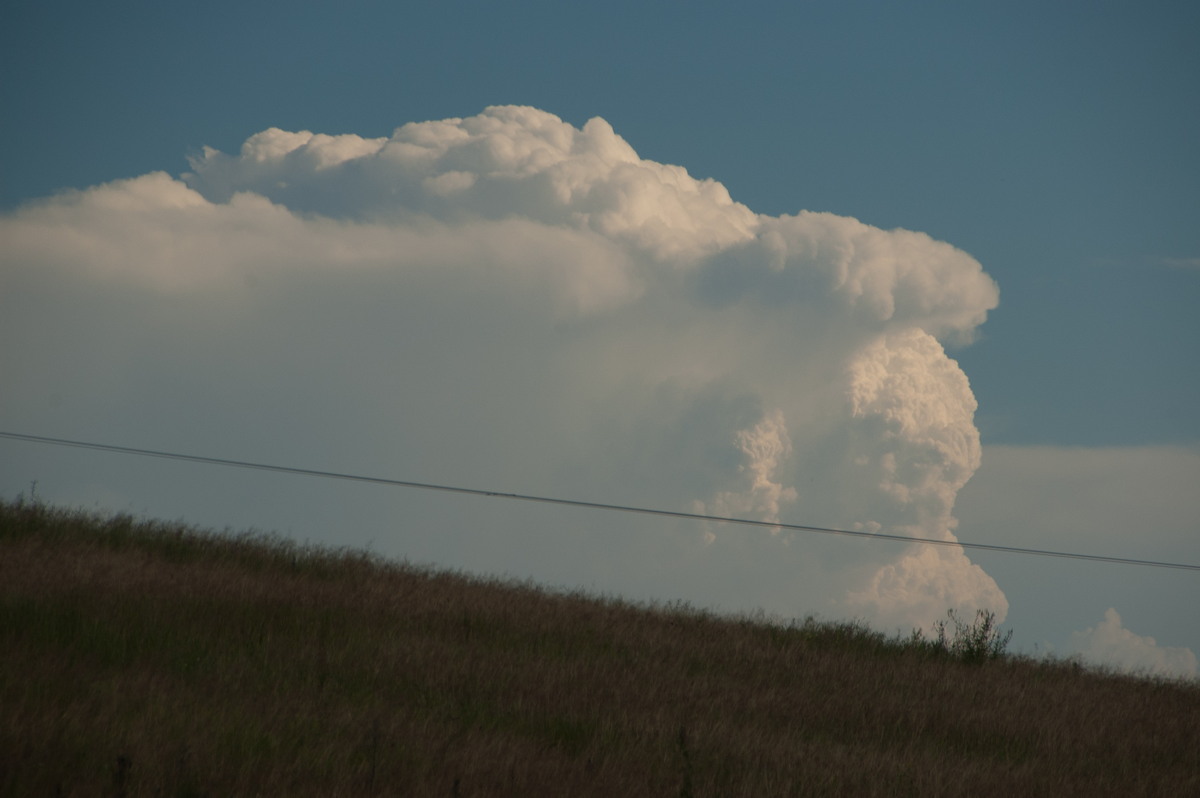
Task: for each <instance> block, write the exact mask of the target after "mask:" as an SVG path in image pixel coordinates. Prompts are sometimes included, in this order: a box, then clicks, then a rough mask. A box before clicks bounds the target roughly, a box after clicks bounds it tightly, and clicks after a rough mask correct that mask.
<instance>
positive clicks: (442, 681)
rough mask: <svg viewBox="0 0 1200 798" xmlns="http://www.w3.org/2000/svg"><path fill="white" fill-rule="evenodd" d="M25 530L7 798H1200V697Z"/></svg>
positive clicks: (256, 539)
mask: <svg viewBox="0 0 1200 798" xmlns="http://www.w3.org/2000/svg"><path fill="white" fill-rule="evenodd" d="M975 659H976V660H978V661H971V660H972V658H971V657H963V656H955V655H954V654H953V653H951V652H948V651H946V650H944V647H939V646H936V645H932V644H930V643H929V642H928V641H925V642H920V641H911V640H909V641H905V640H889V639H886V638H884V637H882V636H880V635H877V634H874V633H872V632H869V631H867V630H865V629H864V628H862V627H860V626H857V625H854V624H821V623H816V622H813V621H811V620H810V621H806V622H797V623H792V624H790V625H784V624H779V623H771V622H768V621H767V620H765V619H755V618H727V617H720V616H715V615H712V614H708V613H703V612H698V611H695V610H692V609H690V608H688V607H685V606H674V605H672V606H665V607H640V606H633V605H630V604H627V603H623V602H620V601H617V600H612V599H605V598H596V597H589V596H585V595H577V594H563V593H555V592H552V591H546V590H541V589H538V588H536V587H534V586H532V585H528V584H513V583H508V582H503V581H498V580H488V579H478V578H468V577H466V576H463V575H460V574H455V573H447V572H439V571H435V570H430V569H425V568H418V567H413V566H409V565H405V564H397V563H390V562H385V561H382V560H380V559H379V558H376V557H372V556H369V555H365V554H361V553H356V552H346V551H330V550H323V549H314V548H306V547H301V546H297V545H295V544H292V543H288V542H286V541H283V540H280V539H277V538H273V537H269V536H263V535H255V534H242V535H234V534H228V533H226V534H219V535H218V534H212V533H204V532H200V531H197V530H194V529H190V528H187V527H185V526H183V525H180V524H164V523H155V522H140V521H136V520H134V519H132V518H130V517H128V516H115V517H96V516H93V515H89V514H86V513H80V512H74V511H65V510H55V509H52V508H47V507H45V506H43V505H40V504H37V503H30V502H28V501H20V500H18V501H16V502H7V503H4V504H2V505H0V794H3V795H64V796H69V795H123V796H141V795H147V796H150V795H154V796H163V795H165V796H201V795H213V796H227V795H346V796H358V795H417V796H422V795H431V796H432V795H437V796H484V795H486V796H497V795H499V796H506V795H511V796H529V795H571V796H643V795H645V796H717V795H720V796H774V795H921V796H926V795H974V796H987V795H1003V796H1006V798H1007V797H1008V796H1013V795H1054V796H1060V795H1122V796H1132V795H1188V794H1191V795H1196V794H1200V687H1198V686H1196V685H1194V684H1181V683H1178V682H1168V681H1163V680H1150V679H1137V678H1132V677H1127V676H1117V675H1112V674H1102V673H1094V672H1090V671H1086V670H1083V669H1080V668H1078V667H1075V666H1073V665H1071V664H1067V663H1050V662H1036V661H1031V660H1028V659H1022V658H1013V657H998V658H991V657H986V656H985V657H978V658H975Z"/></svg>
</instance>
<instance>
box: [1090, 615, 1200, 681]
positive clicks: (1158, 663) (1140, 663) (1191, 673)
mask: <svg viewBox="0 0 1200 798" xmlns="http://www.w3.org/2000/svg"><path fill="white" fill-rule="evenodd" d="M1067 653H1068V654H1074V655H1077V656H1079V657H1080V658H1082V659H1084V660H1087V661H1090V662H1094V663H1099V664H1105V665H1110V666H1113V667H1116V668H1119V669H1121V670H1127V671H1132V672H1144V673H1150V674H1153V675H1158V676H1177V677H1184V678H1194V677H1195V676H1196V675H1197V673H1200V671H1198V670H1197V664H1196V655H1195V654H1194V653H1193V652H1192V650H1191V649H1188V648H1175V647H1171V646H1160V645H1158V644H1157V643H1156V642H1155V640H1154V638H1153V637H1141V636H1139V635H1136V634H1134V633H1133V632H1131V631H1130V630H1128V629H1126V628H1124V627H1123V626H1122V625H1121V616H1120V615H1118V614H1117V611H1116V610H1114V609H1112V608H1111V607H1110V608H1109V609H1108V610H1107V611H1105V613H1104V620H1103V621H1101V622H1100V623H1098V624H1097V625H1096V626H1093V627H1090V628H1088V629H1086V630H1084V631H1082V632H1075V633H1074V634H1072V635H1071V639H1070V642H1069V643H1068V646H1067Z"/></svg>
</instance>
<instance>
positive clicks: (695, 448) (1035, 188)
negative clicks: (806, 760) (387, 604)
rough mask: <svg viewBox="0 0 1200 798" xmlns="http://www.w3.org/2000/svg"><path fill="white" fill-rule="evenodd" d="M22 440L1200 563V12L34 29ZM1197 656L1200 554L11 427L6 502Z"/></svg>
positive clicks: (19, 314)
mask: <svg viewBox="0 0 1200 798" xmlns="http://www.w3.org/2000/svg"><path fill="white" fill-rule="evenodd" d="M0 76H2V80H0V107H3V108H4V109H5V112H4V113H3V114H2V115H0V431H7V432H16V433H23V434H31V435H43V436H51V437H61V438H72V439H78V440H84V441H93V442H97V443H106V444H114V445H118V446H130V447H140V448H148V449H157V450H164V451H173V452H181V453H186V454H195V455H200V456H208V457H217V458H226V459H243V460H250V461H254V462H262V463H273V464H278V465H283V466H291V467H298V468H310V469H319V470H322V469H323V470H331V471H340V472H345V473H353V474H364V475H370V476H378V477H383V478H392V479H399V480H408V481H418V482H430V483H441V484H448V485H457V486H464V487H472V488H480V489H485V490H493V491H497V492H512V493H523V494H533V495H543V496H556V497H562V498H568V499H577V500H582V501H594V502H608V503H615V504H628V505H638V506H646V507H656V508H662V509H667V510H674V511H682V512H696V513H702V514H716V515H725V516H738V517H746V518H751V519H755V520H762V521H781V522H784V523H790V524H802V525H815V526H830V527H839V528H845V529H851V530H857V531H865V532H884V533H889V534H900V535H910V536H916V537H928V538H936V539H939V540H943V541H962V542H972V543H987V544H996V545H1004V546H1019V547H1028V548H1039V549H1050V550H1054V551H1066V552H1081V553H1088V554H1098V555H1105V556H1115V557H1129V558H1136V559H1144V560H1159V561H1172V562H1183V563H1192V564H1195V563H1200V525H1198V523H1197V521H1196V519H1197V518H1198V517H1200V498H1198V497H1200V490H1197V488H1200V422H1198V420H1197V414H1196V412H1195V408H1196V407H1198V406H1200V368H1198V367H1197V365H1196V364H1197V362H1200V359H1198V358H1197V348H1198V346H1197V345H1198V344H1200V322H1198V321H1197V320H1196V315H1195V313H1194V312H1193V308H1194V307H1195V305H1196V302H1197V300H1198V299H1200V179H1198V178H1200V148H1198V147H1196V146H1195V141H1196V131H1197V130H1200V102H1197V92H1198V90H1200V88H1198V87H1200V7H1197V6H1196V5H1195V4H1193V3H1185V2H1176V3H1161V2H1160V3H1156V2H1139V3H1132V2H1130V3H1104V2H1100V3H1096V2H1090V3H1075V2H1060V3H1055V4H1050V5H1048V4H1044V3H1037V4H1035V3H1025V2H1014V3H1008V4H1003V5H995V4H974V3H953V4H952V3H912V4H904V5H903V7H901V6H900V5H899V4H886V3H863V2H838V3H815V2H800V3H795V2H792V3H756V4H750V5H742V6H739V7H738V8H737V9H734V8H733V7H732V6H730V5H729V4H725V3H687V4H683V3H676V2H671V3H649V4H647V3H640V4H632V3H623V2H611V3H606V4H602V5H601V4H593V5H589V6H587V7H583V8H576V7H572V6H570V5H569V4H561V3H522V2H513V3H506V4H495V3H424V2H414V3H405V4H392V3H382V2H343V3H339V4H337V5H334V4H327V3H304V2H290V3H287V4H283V3H255V2H241V3H238V4H236V5H235V4H232V3H225V2H215V3H210V4H207V5H206V6H205V7H204V8H203V9H200V8H199V7H185V6H181V5H177V4H163V3H115V4H105V5H104V6H103V7H100V6H97V5H96V4H84V3H61V4H55V5H53V6H51V5H48V4H44V3H30V2H20V1H18V2H10V3H6V4H5V6H4V9H3V10H2V11H0ZM34 482H36V485H37V487H36V490H37V493H38V495H39V496H41V497H42V498H44V499H46V500H48V501H53V502H56V503H63V504H67V505H70V506H80V507H85V508H95V509H103V510H117V511H126V512H133V513H136V514H139V515H147V516H153V517H162V518H167V519H183V520H186V521H189V522H192V523H196V524H201V525H206V526H212V527H215V528H218V529H224V528H229V529H242V528H246V527H255V528H258V529H263V530H274V531H278V532H280V533H281V534H285V535H288V536H291V537H294V538H296V539H298V540H305V541H312V542H317V543H322V544H328V545H339V546H352V547H369V548H370V549H371V550H372V551H376V552H378V553H380V554H383V555H385V556H389V557H395V558H405V559H409V560H411V561H413V562H417V563H423V564H432V565H436V566H439V567H448V568H454V569H460V570H464V571H469V572H471V573H478V574H487V575H502V576H508V577H512V578H518V579H533V580H535V581H537V582H539V583H542V584H545V585H548V586H552V587H556V588H562V589H568V590H574V589H580V590H585V591H588V592H592V593H599V594H604V595H613V596H621V597H625V598H628V599H631V600H637V601H670V600H676V599H681V600H684V601H688V602H690V603H692V604H695V605H697V606H702V607H707V608H712V609H715V610H718V611H723V612H731V613H739V612H755V611H758V610H762V611H764V612H766V613H767V614H768V615H770V616H772V617H776V618H781V619H788V618H803V617H805V616H807V615H815V616H817V617H819V618H823V619H831V620H847V619H853V618H858V619H862V620H864V621H865V622H867V623H869V624H871V625H873V626H875V627H876V628H879V629H881V630H882V631H885V632H889V633H890V632H895V631H900V632H904V633H906V632H907V631H908V630H910V629H912V628H913V627H926V628H928V626H929V625H930V624H931V623H932V622H934V621H935V620H937V619H939V618H943V617H945V612H946V610H947V609H955V610H956V611H958V612H959V613H960V614H961V615H963V616H964V617H971V616H973V614H974V612H975V611H976V610H981V609H982V610H989V611H992V612H995V613H996V615H997V616H998V617H999V618H1001V619H1002V620H1003V621H1004V627H1005V628H1006V629H1008V628H1010V629H1012V631H1013V633H1014V636H1013V648H1014V649H1017V650H1020V651H1022V652H1025V653H1032V654H1039V655H1040V654H1052V655H1054V656H1072V655H1075V656H1079V657H1081V658H1083V659H1085V660H1088V661H1091V662H1097V663H1101V664H1106V665H1109V666H1112V667H1117V668H1124V669H1134V670H1137V669H1140V670H1143V671H1148V672H1156V673H1164V674H1170V675H1182V676H1192V677H1195V676H1196V675H1197V660H1196V656H1197V653H1200V616H1198V615H1197V613H1196V611H1195V607H1196V606H1198V604H1200V581H1198V578H1197V574H1196V572H1195V571H1186V570H1173V569H1161V568H1149V567H1145V566H1130V565H1117V564H1104V563H1095V562H1085V561H1080V560H1073V559H1062V558H1040V557H1030V556H1020V555H1013V554H1003V553H994V552H984V551H977V550H969V549H968V550H964V549H961V548H957V547H942V546H938V547H933V546H921V545H912V544H898V543H894V542H885V541H882V540H865V539H852V538H841V537H826V536H821V535H813V534H804V533H799V532H788V531H779V530H774V531H772V530H770V529H765V528H751V527H736V526H730V525H720V524H712V523H697V522H688V521H683V520H679V519H674V520H668V519H656V518H643V517H637V516H628V515H620V514H611V513H602V512H597V511H586V510H581V509H578V508H574V509H573V508H567V507H550V506H545V505H529V504H522V503H516V502H506V501H504V500H499V499H494V498H493V499H482V498H472V497H466V496H458V495H447V494H436V493H426V492H419V491H410V490H399V489H394V488H393V489H387V488H382V487H379V486H370V485H363V484H350V483H344V482H332V481H328V480H317V479H312V478H301V477H297V476H287V475H283V474H270V473H257V472H248V471H244V470H236V469H220V468H215V467H213V466H202V465H197V464H188V463H178V462H164V461H160V460H148V459H144V458H135V457H129V456H121V455H115V454H111V453H101V452H87V451H82V450H78V449H65V448H57V447H49V446H44V445H37V444H33V443H29V442H21V441H13V440H0V495H2V496H4V497H6V498H12V497H15V496H16V495H18V494H20V493H22V492H25V493H26V494H28V492H29V490H30V487H31V485H32V484H33V483H34Z"/></svg>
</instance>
